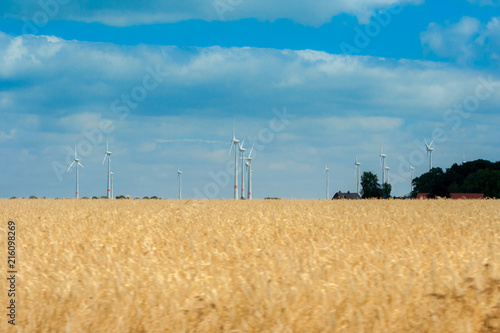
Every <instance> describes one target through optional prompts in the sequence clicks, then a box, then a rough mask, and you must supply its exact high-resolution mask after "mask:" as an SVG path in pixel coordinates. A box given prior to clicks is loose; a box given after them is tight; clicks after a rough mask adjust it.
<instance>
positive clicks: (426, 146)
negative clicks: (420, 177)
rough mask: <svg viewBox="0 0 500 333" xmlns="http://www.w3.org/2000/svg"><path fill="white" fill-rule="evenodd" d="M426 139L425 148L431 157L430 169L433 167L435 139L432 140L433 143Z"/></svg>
mask: <svg viewBox="0 0 500 333" xmlns="http://www.w3.org/2000/svg"><path fill="white" fill-rule="evenodd" d="M424 141H425V150H427V157H428V158H429V171H431V169H432V153H433V152H434V148H432V144H433V143H434V140H432V141H431V144H430V145H429V144H427V140H426V139H425V138H424Z"/></svg>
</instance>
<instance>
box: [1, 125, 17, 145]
mask: <svg viewBox="0 0 500 333" xmlns="http://www.w3.org/2000/svg"><path fill="white" fill-rule="evenodd" d="M16 132H17V129H15V128H14V129H11V130H10V132H9V134H7V133H5V132H2V131H0V142H5V141H7V140H10V139H13V138H14V137H15V136H16Z"/></svg>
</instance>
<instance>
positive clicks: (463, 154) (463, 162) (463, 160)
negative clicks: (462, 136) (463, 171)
mask: <svg viewBox="0 0 500 333" xmlns="http://www.w3.org/2000/svg"><path fill="white" fill-rule="evenodd" d="M465 163H467V161H466V160H465V152H462V164H465Z"/></svg>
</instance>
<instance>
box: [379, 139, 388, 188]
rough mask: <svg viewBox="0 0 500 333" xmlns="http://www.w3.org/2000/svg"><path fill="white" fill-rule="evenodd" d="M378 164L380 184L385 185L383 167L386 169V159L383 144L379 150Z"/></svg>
mask: <svg viewBox="0 0 500 333" xmlns="http://www.w3.org/2000/svg"><path fill="white" fill-rule="evenodd" d="M379 156H380V163H381V164H382V184H385V181H386V180H385V170H386V169H385V167H386V164H385V163H386V162H385V159H386V158H387V155H386V154H384V144H383V143H382V148H380V155H379Z"/></svg>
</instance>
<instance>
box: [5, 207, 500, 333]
mask: <svg viewBox="0 0 500 333" xmlns="http://www.w3.org/2000/svg"><path fill="white" fill-rule="evenodd" d="M10 219H13V220H15V221H16V223H17V229H18V250H17V251H18V271H19V272H18V281H17V283H18V285H17V288H18V293H17V295H16V298H17V300H16V302H17V303H18V309H17V311H18V318H17V327H16V328H17V331H18V332H499V331H500V205H499V202H498V201H495V200H470V201H466V200H463V201H462V200H453V201H450V200H412V201H410V200H405V201H396V200H366V201H291V200H253V201H248V200H247V201H237V202H235V201H232V200H0V221H1V227H0V230H1V236H0V248H1V249H2V252H4V253H5V252H6V247H7V245H6V238H7V230H6V225H7V221H8V220H10ZM2 261H4V259H2ZM5 261H6V259H5ZM1 267H2V270H1V273H0V276H1V279H2V281H4V282H3V283H2V286H3V287H2V291H1V294H2V297H1V298H0V299H1V300H2V303H1V304H2V308H3V309H5V307H4V304H5V303H6V301H5V299H6V292H5V290H6V289H7V286H6V282H5V281H6V269H5V265H4V264H2V266H1ZM4 312H6V311H5V310H4ZM2 317H3V319H2V320H1V322H0V331H2V332H7V331H8V329H10V327H8V326H9V325H8V324H7V318H6V317H5V315H2Z"/></svg>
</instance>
